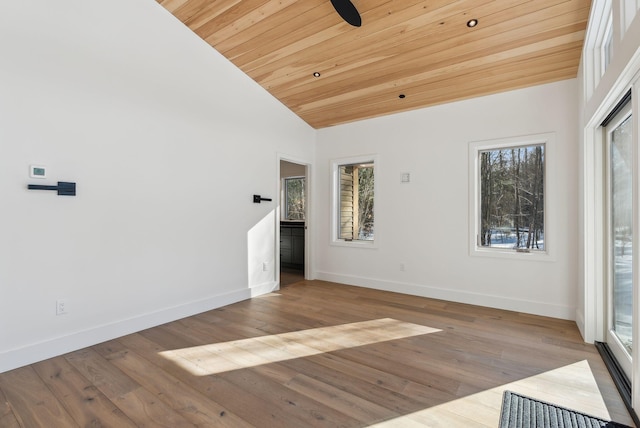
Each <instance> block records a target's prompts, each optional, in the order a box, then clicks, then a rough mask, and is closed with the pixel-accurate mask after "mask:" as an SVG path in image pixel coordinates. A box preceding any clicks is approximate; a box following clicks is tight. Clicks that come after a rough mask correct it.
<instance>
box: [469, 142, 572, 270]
mask: <svg viewBox="0 0 640 428" xmlns="http://www.w3.org/2000/svg"><path fill="white" fill-rule="evenodd" d="M555 138H556V137H555V133H553V132H549V133H544V134H533V135H523V136H517V137H509V138H500V139H495V140H484V141H472V142H470V143H469V168H468V171H469V255H471V256H478V257H494V258H506V259H517V260H536V261H555V260H556V258H555V257H556V256H555V249H554V244H555V242H557V240H556V236H557V233H556V232H555V228H556V225H557V222H556V214H555V213H556V212H557V206H558V204H559V202H560V201H558V200H557V198H556V192H555V187H556V183H557V177H556V168H555V157H556V156H555V145H556V141H555ZM541 144H544V146H545V150H544V151H545V155H544V159H545V160H544V162H545V165H544V168H545V176H544V181H545V182H544V208H545V214H544V248H545V249H544V251H531V252H519V251H515V250H509V249H498V248H483V247H480V246H479V245H478V236H479V234H480V230H479V229H480V224H479V217H480V213H479V205H480V185H479V177H480V172H479V158H478V156H479V153H480V152H481V151H486V150H496V149H500V148H509V147H518V146H533V145H541Z"/></svg>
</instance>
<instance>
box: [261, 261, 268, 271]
mask: <svg viewBox="0 0 640 428" xmlns="http://www.w3.org/2000/svg"><path fill="white" fill-rule="evenodd" d="M268 270H269V262H262V271H263V272H267V271H268Z"/></svg>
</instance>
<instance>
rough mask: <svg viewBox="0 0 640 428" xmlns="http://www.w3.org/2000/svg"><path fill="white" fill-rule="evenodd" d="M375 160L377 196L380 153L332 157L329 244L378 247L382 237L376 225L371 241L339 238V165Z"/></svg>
mask: <svg viewBox="0 0 640 428" xmlns="http://www.w3.org/2000/svg"><path fill="white" fill-rule="evenodd" d="M371 162H373V194H374V196H375V197H376V198H378V196H379V191H378V189H379V184H378V183H379V181H380V178H379V177H380V159H379V156H378V155H362V156H351V157H346V158H340V159H332V160H331V162H330V165H331V171H330V173H331V204H329V205H330V207H331V213H330V218H331V229H330V236H329V244H330V245H333V246H338V247H351V248H378V242H379V239H380V236H379V228H378V227H374V238H373V240H371V241H365V240H353V241H345V240H344V239H339V238H338V225H339V222H340V221H339V219H338V207H339V206H340V201H339V197H340V190H339V189H340V176H339V171H338V169H339V167H340V165H351V164H357V163H371ZM377 206H378V203H377V202H376V203H374V205H373V213H374V214H373V219H374V220H373V221H374V224H375V225H376V226H377V224H378V222H377V221H376V214H375V213H376V207H377Z"/></svg>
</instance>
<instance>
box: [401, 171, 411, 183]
mask: <svg viewBox="0 0 640 428" xmlns="http://www.w3.org/2000/svg"><path fill="white" fill-rule="evenodd" d="M400 181H401V182H402V183H408V182H410V181H411V174H410V173H408V172H403V173H402V175H401V176H400Z"/></svg>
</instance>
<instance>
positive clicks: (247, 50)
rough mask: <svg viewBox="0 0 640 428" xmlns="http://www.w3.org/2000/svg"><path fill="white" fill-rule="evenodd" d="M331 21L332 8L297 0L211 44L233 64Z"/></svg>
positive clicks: (314, 30) (278, 47)
mask: <svg viewBox="0 0 640 428" xmlns="http://www.w3.org/2000/svg"><path fill="white" fill-rule="evenodd" d="M332 22H336V19H335V12H334V11H332V10H328V9H327V5H326V4H325V3H324V2H323V3H322V4H316V3H315V2H312V1H305V2H297V3H294V4H293V5H291V6H289V7H287V8H286V9H284V10H282V11H281V12H280V13H277V14H275V15H271V16H269V17H268V18H266V19H264V20H262V21H260V22H259V23H257V24H255V25H252V26H251V27H249V28H247V29H246V30H244V31H242V32H238V33H236V34H234V35H232V36H230V37H227V38H226V39H224V40H220V41H219V42H216V43H215V46H214V47H215V48H216V50H218V51H219V52H220V53H222V54H223V55H224V56H226V57H227V58H229V59H231V60H232V61H233V62H234V63H235V64H236V65H238V66H242V64H241V63H240V62H239V59H240V58H242V57H243V56H255V57H260V56H261V55H260V53H261V52H265V53H266V52H274V51H276V50H278V49H280V48H281V47H284V46H288V45H289V44H290V43H291V42H292V41H293V40H297V39H299V38H301V37H305V36H310V35H313V34H316V33H317V32H318V31H321V30H322V29H324V28H326V27H327V26H328V25H331V23H332ZM337 23H338V22H336V24H337ZM278 42H279V43H280V44H277V43H278Z"/></svg>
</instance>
